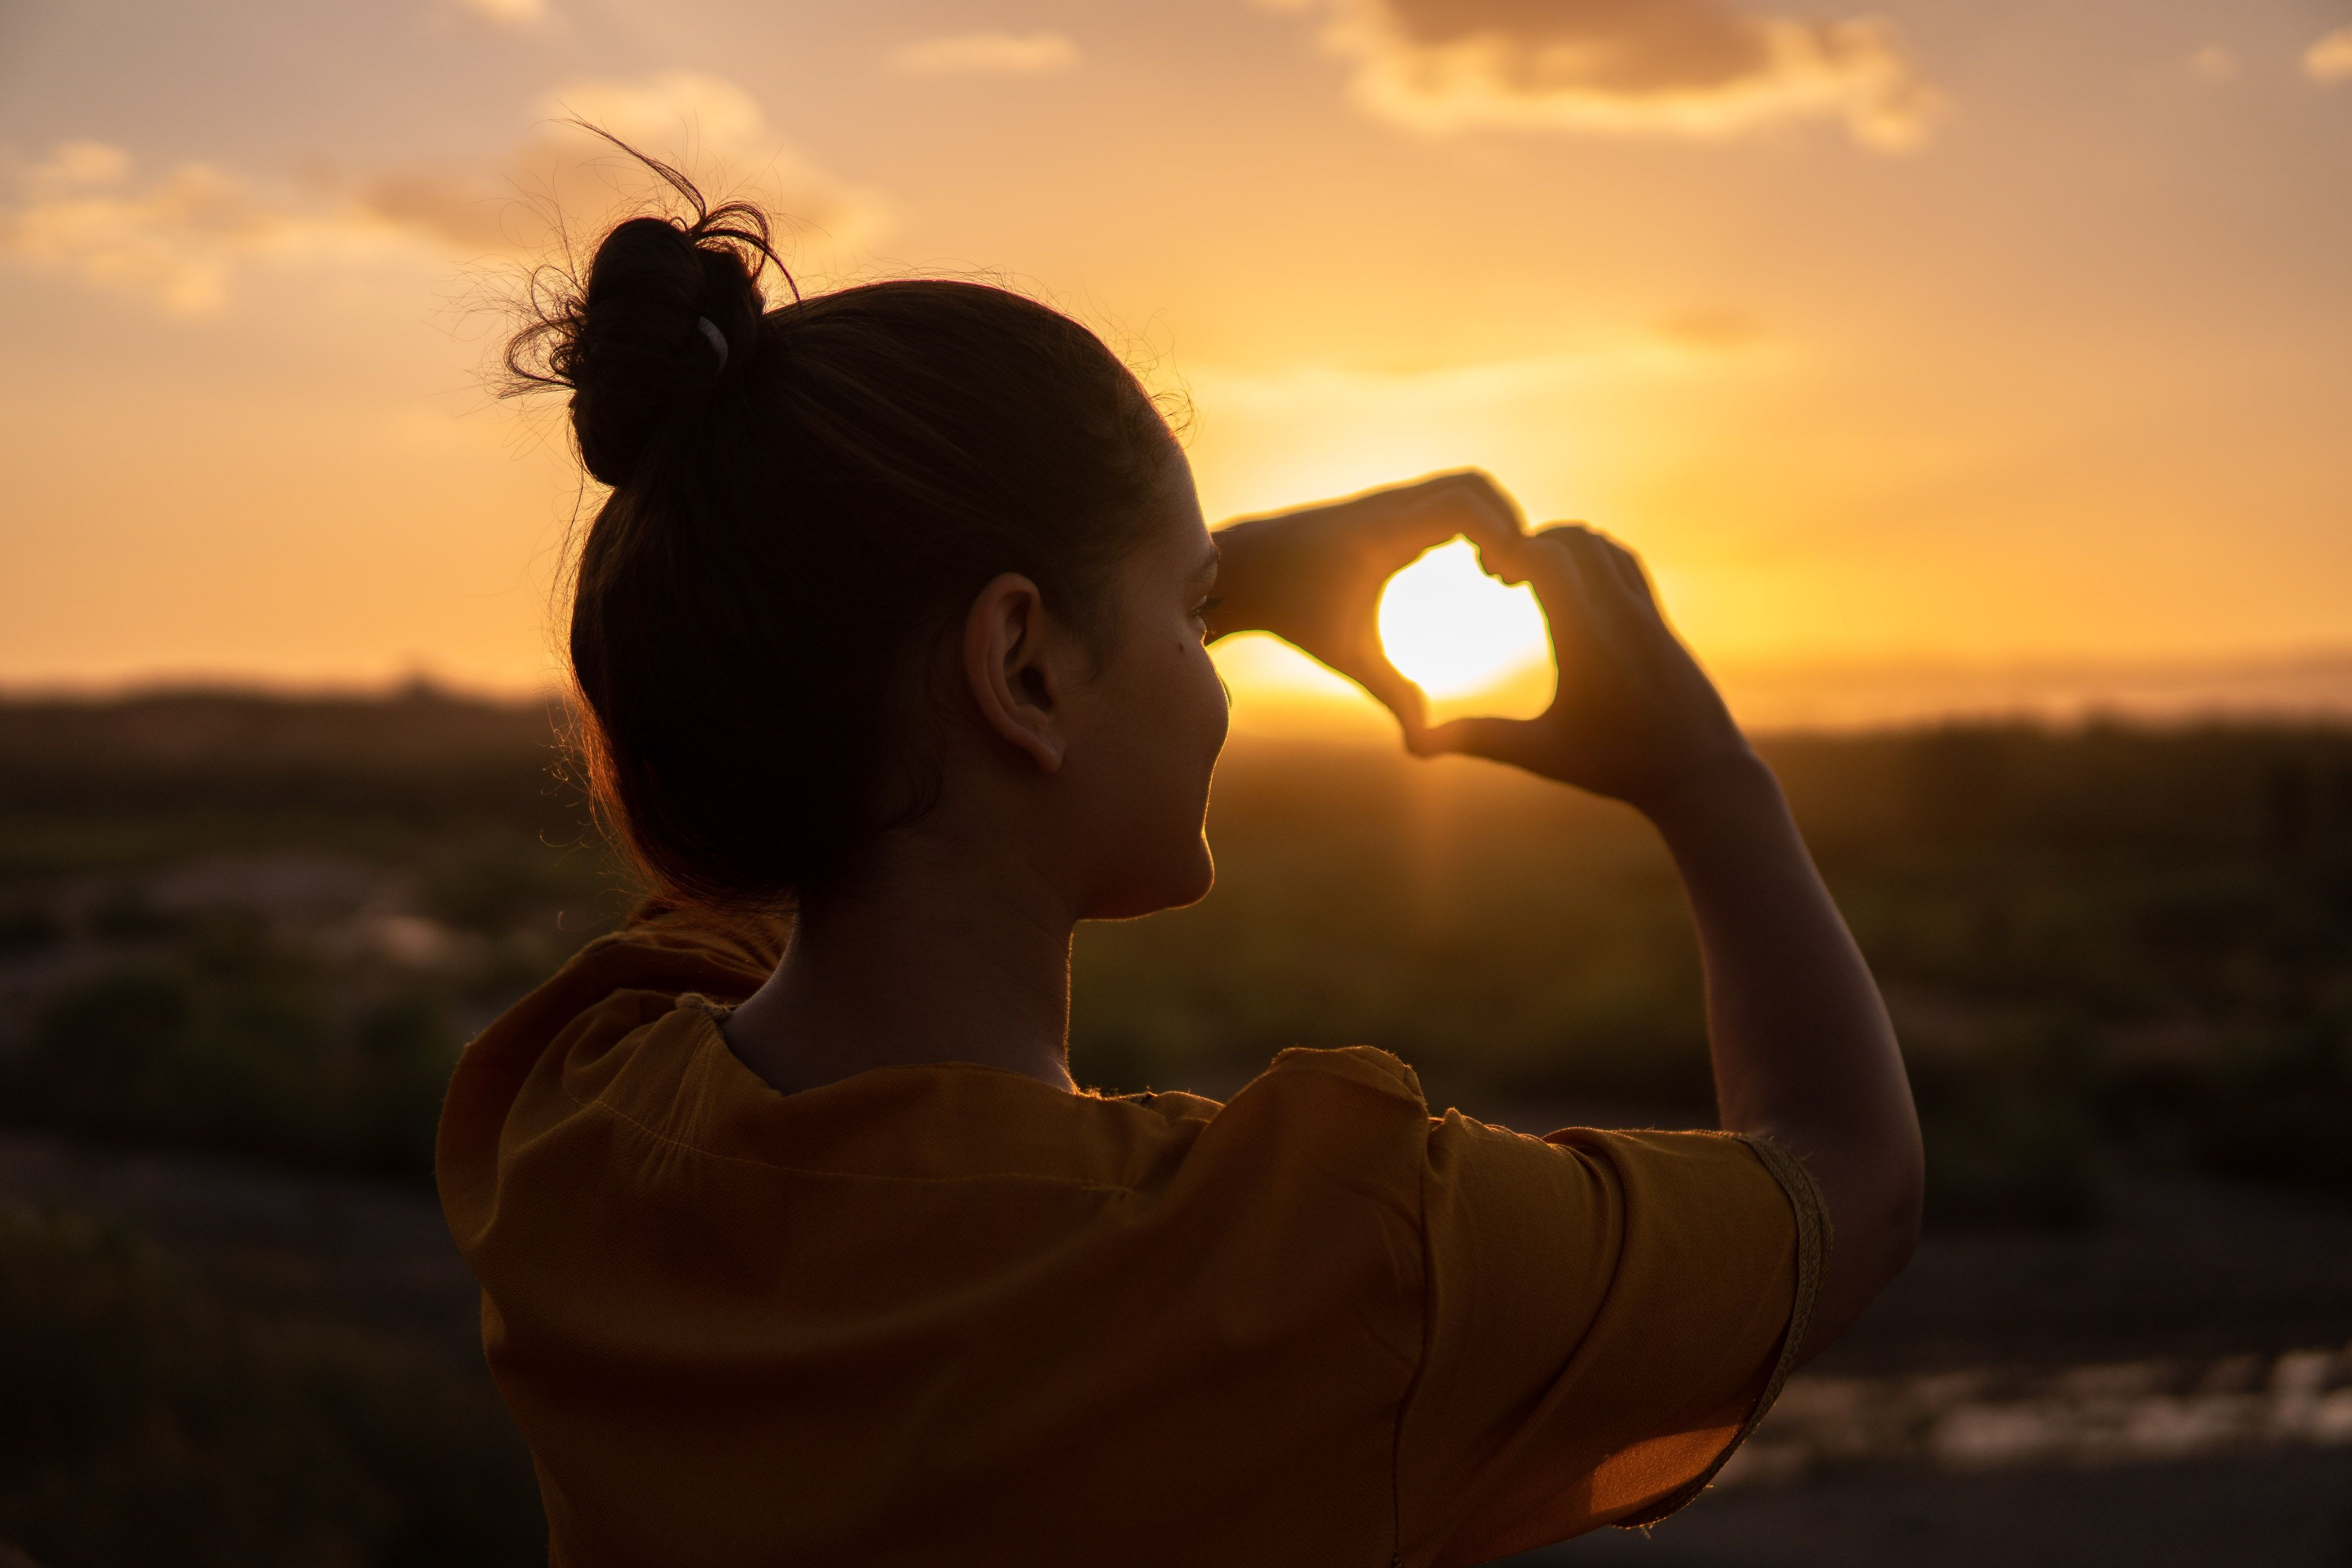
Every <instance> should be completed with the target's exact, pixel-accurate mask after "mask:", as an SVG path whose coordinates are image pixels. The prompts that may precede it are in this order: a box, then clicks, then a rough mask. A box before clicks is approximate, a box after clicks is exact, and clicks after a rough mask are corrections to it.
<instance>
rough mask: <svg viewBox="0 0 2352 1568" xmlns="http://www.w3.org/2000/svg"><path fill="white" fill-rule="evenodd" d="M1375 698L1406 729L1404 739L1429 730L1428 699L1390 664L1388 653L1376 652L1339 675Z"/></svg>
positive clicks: (1407, 739)
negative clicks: (1342, 675)
mask: <svg viewBox="0 0 2352 1568" xmlns="http://www.w3.org/2000/svg"><path fill="white" fill-rule="evenodd" d="M1339 673H1340V674H1344V675H1346V676H1347V677H1348V678H1349V680H1351V681H1353V682H1355V683H1356V684H1357V685H1360V686H1361V687H1363V688H1364V690H1366V691H1367V692H1370V694H1371V695H1372V700H1373V701H1375V702H1377V703H1379V704H1380V705H1381V706H1382V707H1384V708H1386V709H1388V710H1389V712H1390V713H1391V714H1393V715H1394V716H1396V721H1397V723H1398V724H1399V725H1401V726H1402V727H1403V729H1404V734H1405V740H1406V742H1407V744H1411V743H1412V738H1413V737H1415V736H1417V735H1419V734H1420V733H1421V732H1422V731H1423V730H1424V729H1426V728H1427V727H1429V697H1428V695H1427V694H1425V693H1424V692H1423V690H1422V689H1421V688H1420V687H1419V686H1417V685H1413V684H1412V682H1411V681H1410V680H1407V679H1406V678H1405V674H1404V672H1403V671H1402V670H1400V669H1398V668H1397V667H1396V666H1395V665H1394V664H1390V663H1389V661H1388V656H1387V655H1386V654H1385V653H1376V654H1372V655H1370V656H1368V657H1366V658H1365V659H1364V660H1363V661H1361V662H1360V663H1358V664H1357V667H1356V668H1354V669H1349V670H1342V671H1340V672H1339Z"/></svg>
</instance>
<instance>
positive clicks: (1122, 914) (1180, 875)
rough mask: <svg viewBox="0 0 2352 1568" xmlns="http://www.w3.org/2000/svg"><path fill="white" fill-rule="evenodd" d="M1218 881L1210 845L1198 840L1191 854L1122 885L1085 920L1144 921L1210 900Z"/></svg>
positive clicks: (1173, 858) (1202, 839) (1215, 863)
mask: <svg viewBox="0 0 2352 1568" xmlns="http://www.w3.org/2000/svg"><path fill="white" fill-rule="evenodd" d="M1216 881H1217V862H1216V858H1215V857H1214V856H1213V855H1212V854H1211V853H1210V852H1209V841H1208V840H1207V839H1206V838H1201V839H1196V840H1194V841H1192V850H1191V852H1190V853H1188V854H1185V855H1182V856H1181V857H1171V862H1170V863H1169V864H1167V865H1164V866H1160V867H1154V868H1152V870H1151V871H1150V873H1149V874H1145V875H1139V876H1135V877H1133V878H1131V879H1130V880H1125V881H1122V882H1121V883H1120V884H1119V885H1118V887H1117V888H1115V889H1113V890H1112V891H1110V892H1109V893H1108V894H1106V895H1105V896H1103V897H1101V898H1099V899H1097V901H1096V902H1095V903H1094V904H1091V905H1089V906H1088V908H1087V913H1086V915H1085V916H1084V918H1086V919H1088V920H1140V919H1142V918H1143V917H1144V916H1145V915H1157V914H1159V913H1160V911H1162V910H1165V909H1182V908H1184V907H1186V906H1187V905H1189V904H1198V903H1200V902H1201V900H1202V899H1204V898H1206V897H1208V896H1209V889H1210V888H1212V887H1213V886H1214V885H1215V884H1216Z"/></svg>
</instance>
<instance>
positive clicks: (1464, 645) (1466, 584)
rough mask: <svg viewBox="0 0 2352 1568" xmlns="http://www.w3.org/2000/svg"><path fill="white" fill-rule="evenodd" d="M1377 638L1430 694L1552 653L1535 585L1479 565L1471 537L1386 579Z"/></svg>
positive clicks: (1536, 662)
mask: <svg viewBox="0 0 2352 1568" xmlns="http://www.w3.org/2000/svg"><path fill="white" fill-rule="evenodd" d="M1380 625H1381V646H1382V647H1384V648H1386V649H1387V650H1388V653H1389V659H1390V661H1391V663H1393V664H1395V665H1396V667H1397V668H1398V669H1400V670H1402V671H1403V672H1404V674H1406V675H1407V676H1408V677H1410V678H1411V679H1412V681H1413V682H1414V683H1415V684H1416V685H1419V686H1420V687H1421V688H1422V690H1423V691H1425V692H1427V693H1428V694H1429V695H1431V696H1433V697H1460V696H1467V695H1471V694H1473V693H1476V692H1483V691H1486V690H1487V689H1489V688H1491V687H1494V686H1496V685H1501V684H1502V683H1503V682H1504V681H1506V680H1507V678H1508V677H1510V676H1512V675H1516V674H1523V673H1525V672H1526V671H1527V670H1528V669H1529V668H1530V667H1534V666H1540V665H1542V664H1544V663H1545V661H1546V660H1547V659H1548V658H1549V647H1548V645H1547V643H1546V642H1545V637H1544V622H1543V612H1542V611H1540V610H1539V609H1538V608H1537V607H1536V596H1535V591H1534V590H1533V589H1530V588H1528V587H1527V586H1526V585H1524V584H1522V585H1521V586H1519V587H1517V588H1506V587H1504V586H1503V585H1502V584H1501V583H1499V582H1496V580H1494V579H1493V578H1490V577H1488V576H1487V575H1486V573H1485V572H1483V571H1481V570H1478V556H1477V552H1476V551H1475V550H1474V549H1471V547H1470V544H1469V541H1467V540H1465V539H1455V540H1454V542H1453V543H1451V544H1445V545H1440V546H1438V547H1437V549H1433V550H1431V551H1430V552H1429V553H1427V554H1426V555H1424V556H1423V557H1422V558H1421V559H1419V560H1417V561H1415V562H1413V563H1412V565H1411V566H1409V567H1407V568H1405V569H1404V570H1402V571H1401V572H1399V573H1397V574H1396V576H1395V577H1393V578H1391V579H1390V580H1389V586H1388V590H1387V591H1386V592H1384V593H1382V594H1381V611H1380Z"/></svg>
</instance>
